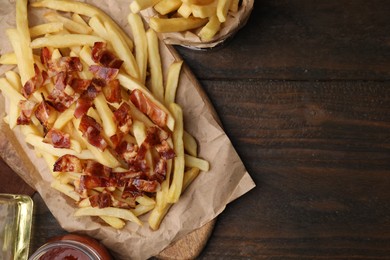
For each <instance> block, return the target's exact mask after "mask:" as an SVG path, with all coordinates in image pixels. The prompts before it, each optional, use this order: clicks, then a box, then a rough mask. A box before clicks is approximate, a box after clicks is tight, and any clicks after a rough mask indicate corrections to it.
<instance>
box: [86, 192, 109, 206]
mask: <svg viewBox="0 0 390 260" xmlns="http://www.w3.org/2000/svg"><path fill="white" fill-rule="evenodd" d="M89 202H90V203H91V206H92V207H95V208H96V207H98V208H106V207H110V206H111V205H112V203H113V201H112V198H111V194H110V193H109V192H107V191H103V192H101V193H99V194H96V195H92V196H90V197H89Z"/></svg>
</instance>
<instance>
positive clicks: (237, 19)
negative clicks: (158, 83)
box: [141, 0, 254, 49]
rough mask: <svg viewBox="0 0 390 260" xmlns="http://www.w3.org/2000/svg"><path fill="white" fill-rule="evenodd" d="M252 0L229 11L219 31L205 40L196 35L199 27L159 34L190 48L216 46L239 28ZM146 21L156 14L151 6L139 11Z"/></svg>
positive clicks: (244, 1) (245, 0) (245, 19)
mask: <svg viewBox="0 0 390 260" xmlns="http://www.w3.org/2000/svg"><path fill="white" fill-rule="evenodd" d="M253 4H254V0H242V1H241V3H240V6H239V9H238V11H237V12H236V13H233V12H229V13H228V18H227V19H226V22H224V23H222V25H221V29H220V31H219V32H218V33H217V34H216V35H215V36H214V37H213V38H212V39H211V40H210V41H207V42H203V41H202V40H201V39H200V37H199V36H198V35H197V34H198V32H199V31H200V29H198V30H195V31H186V32H170V33H161V34H160V36H161V38H162V39H163V40H164V42H165V43H166V44H174V45H181V46H184V47H187V48H191V49H208V48H213V47H216V46H217V45H219V44H222V43H223V42H225V41H226V40H227V39H228V38H230V37H233V35H234V34H235V33H236V32H237V31H238V30H239V29H241V28H242V27H243V26H244V25H245V24H246V22H247V21H248V18H249V16H250V14H251V12H252V9H253ZM141 14H142V15H143V16H144V18H145V20H146V21H147V22H148V21H149V18H150V17H153V16H156V15H157V12H156V11H155V10H154V9H153V8H148V9H146V10H144V11H141Z"/></svg>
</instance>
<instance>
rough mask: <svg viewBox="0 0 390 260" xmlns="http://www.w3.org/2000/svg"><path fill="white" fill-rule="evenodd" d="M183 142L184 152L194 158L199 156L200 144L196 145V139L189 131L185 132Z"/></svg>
mask: <svg viewBox="0 0 390 260" xmlns="http://www.w3.org/2000/svg"><path fill="white" fill-rule="evenodd" d="M183 142H184V150H185V151H186V152H187V153H188V154H190V155H192V156H197V154H198V152H197V151H198V144H197V143H196V140H195V138H194V137H193V136H192V135H190V134H189V133H188V132H187V131H184V133H183Z"/></svg>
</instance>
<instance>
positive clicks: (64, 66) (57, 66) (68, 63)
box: [47, 57, 83, 77]
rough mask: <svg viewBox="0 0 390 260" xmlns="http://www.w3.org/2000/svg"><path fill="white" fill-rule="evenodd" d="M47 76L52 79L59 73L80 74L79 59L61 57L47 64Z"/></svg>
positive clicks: (81, 67) (81, 66)
mask: <svg viewBox="0 0 390 260" xmlns="http://www.w3.org/2000/svg"><path fill="white" fill-rule="evenodd" d="M47 67H48V72H49V76H50V77H52V76H54V75H57V74H58V73H60V72H66V73H67V72H80V71H82V70H83V64H82V63H81V61H80V58H79V57H61V58H58V59H55V60H52V59H50V60H49V61H48V62H47Z"/></svg>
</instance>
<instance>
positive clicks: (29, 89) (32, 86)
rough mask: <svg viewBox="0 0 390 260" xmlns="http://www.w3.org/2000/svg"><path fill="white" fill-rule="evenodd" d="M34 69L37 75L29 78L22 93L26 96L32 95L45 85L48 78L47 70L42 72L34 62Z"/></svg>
mask: <svg viewBox="0 0 390 260" xmlns="http://www.w3.org/2000/svg"><path fill="white" fill-rule="evenodd" d="M34 70H35V76H34V77H32V78H31V79H29V80H28V81H27V82H26V83H25V84H24V86H23V88H22V94H23V96H24V97H25V98H28V97H30V96H31V94H32V93H34V92H35V91H36V90H37V89H39V88H40V87H41V86H43V85H44V84H45V82H46V79H47V78H48V77H47V73H46V71H42V72H41V71H40V70H39V68H38V66H37V65H36V64H34Z"/></svg>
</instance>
